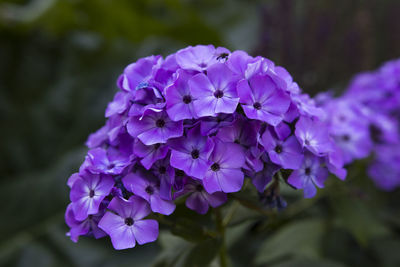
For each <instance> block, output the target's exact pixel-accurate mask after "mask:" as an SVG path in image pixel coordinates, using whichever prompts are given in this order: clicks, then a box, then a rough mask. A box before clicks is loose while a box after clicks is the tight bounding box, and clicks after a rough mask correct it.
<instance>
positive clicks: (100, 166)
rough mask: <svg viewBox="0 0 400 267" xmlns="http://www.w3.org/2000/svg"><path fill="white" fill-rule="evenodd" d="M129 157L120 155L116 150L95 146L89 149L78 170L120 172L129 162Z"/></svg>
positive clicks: (107, 172) (106, 172) (105, 172)
mask: <svg viewBox="0 0 400 267" xmlns="http://www.w3.org/2000/svg"><path fill="white" fill-rule="evenodd" d="M130 162H131V160H130V158H129V157H127V156H125V155H122V154H121V153H120V152H119V151H118V150H116V149H112V148H109V149H108V150H105V149H102V148H95V149H92V150H89V152H88V154H87V156H86V160H85V163H84V164H83V165H82V166H81V169H80V172H84V171H85V170H88V171H90V172H91V173H96V174H98V173H104V174H114V175H115V174H121V173H122V172H123V171H124V169H125V168H126V167H127V166H128V165H129V164H130Z"/></svg>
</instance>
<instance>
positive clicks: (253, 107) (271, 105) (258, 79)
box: [237, 75, 290, 126]
mask: <svg viewBox="0 0 400 267" xmlns="http://www.w3.org/2000/svg"><path fill="white" fill-rule="evenodd" d="M237 92H238V95H239V97H240V103H241V104H242V108H243V111H244V113H245V114H246V116H247V117H248V118H250V119H256V120H261V121H265V122H267V123H268V124H271V125H272V126H276V125H278V124H279V123H280V122H281V121H282V118H283V115H284V114H285V112H286V111H287V110H288V108H289V105H290V99H289V97H288V96H287V95H286V94H285V93H284V92H283V91H282V90H281V89H279V88H278V87H277V85H276V84H275V82H274V81H273V80H272V79H271V78H270V77H269V76H267V75H254V76H253V77H251V78H250V80H241V81H240V82H239V83H238V84H237Z"/></svg>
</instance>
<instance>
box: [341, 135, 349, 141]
mask: <svg viewBox="0 0 400 267" xmlns="http://www.w3.org/2000/svg"><path fill="white" fill-rule="evenodd" d="M342 140H343V141H345V142H347V141H349V140H350V136H349V135H348V134H345V135H342Z"/></svg>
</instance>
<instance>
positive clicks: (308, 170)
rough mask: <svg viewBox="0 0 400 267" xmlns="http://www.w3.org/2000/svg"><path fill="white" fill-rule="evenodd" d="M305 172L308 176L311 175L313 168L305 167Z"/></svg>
mask: <svg viewBox="0 0 400 267" xmlns="http://www.w3.org/2000/svg"><path fill="white" fill-rule="evenodd" d="M304 173H305V174H306V175H307V176H308V175H310V174H311V168H310V167H307V168H305V169H304Z"/></svg>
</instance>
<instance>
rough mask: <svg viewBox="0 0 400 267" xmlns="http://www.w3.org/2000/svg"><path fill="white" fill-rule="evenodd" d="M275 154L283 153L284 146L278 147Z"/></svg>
mask: <svg viewBox="0 0 400 267" xmlns="http://www.w3.org/2000/svg"><path fill="white" fill-rule="evenodd" d="M275 152H276V153H278V154H280V153H282V146H281V145H277V146H276V147H275Z"/></svg>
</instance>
